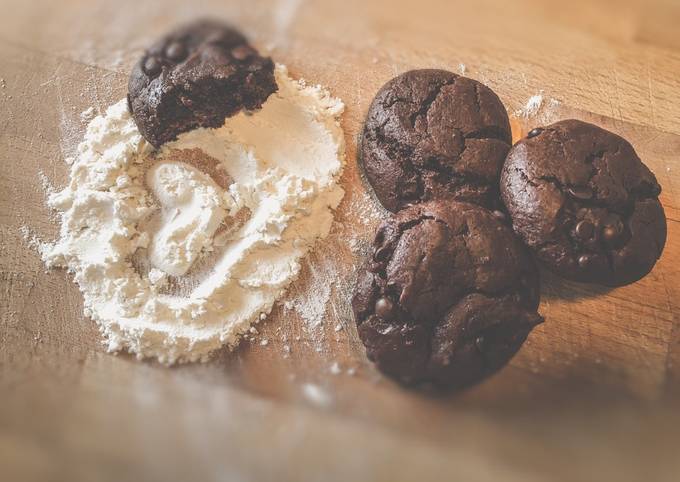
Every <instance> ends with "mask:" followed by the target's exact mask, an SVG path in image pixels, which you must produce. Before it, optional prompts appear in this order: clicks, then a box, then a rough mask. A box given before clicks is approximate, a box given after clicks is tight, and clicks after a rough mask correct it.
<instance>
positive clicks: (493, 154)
mask: <svg viewBox="0 0 680 482" xmlns="http://www.w3.org/2000/svg"><path fill="white" fill-rule="evenodd" d="M511 139H512V136H511V131H510V122H509V121H508V115H507V113H506V111H505V107H504V106H503V104H502V103H501V101H500V99H499V98H498V96H497V95H496V94H495V93H494V92H493V91H492V90H491V89H489V88H488V87H486V86H485V85H483V84H480V83H479V82H477V81H475V80H472V79H468V78H465V77H460V76H458V75H456V74H453V73H451V72H447V71H445V70H433V69H426V70H412V71H410V72H406V73H404V74H402V75H400V76H398V77H396V78H394V79H392V80H390V81H389V82H388V83H387V84H385V86H383V87H382V88H381V89H380V91H379V92H378V94H377V95H376V96H375V99H374V100H373V103H372V104H371V107H370V109H369V111H368V115H367V118H366V122H365V124H364V130H363V136H362V141H361V159H362V163H363V166H364V171H365V173H366V178H367V179H368V181H369V182H370V184H371V185H372V186H373V189H374V190H375V193H376V195H377V197H378V199H379V200H380V202H381V203H382V204H383V206H385V208H387V209H388V210H390V211H392V212H396V211H398V210H399V209H401V208H403V207H405V206H407V205H409V204H413V203H417V202H423V201H429V200H438V199H456V200H462V201H468V202H473V203H475V204H479V205H483V206H486V207H489V208H494V209H495V208H496V207H497V205H498V204H500V201H499V199H498V177H499V174H500V170H501V167H502V166H503V161H504V160H505V156H506V154H507V152H508V150H509V149H510V146H511Z"/></svg>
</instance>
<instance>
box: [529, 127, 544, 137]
mask: <svg viewBox="0 0 680 482" xmlns="http://www.w3.org/2000/svg"><path fill="white" fill-rule="evenodd" d="M541 132H543V129H542V128H540V127H536V128H535V129H531V130H530V131H529V133H528V134H527V138H528V139H531V138H532V137H536V136H537V135H539V134H540V133H541Z"/></svg>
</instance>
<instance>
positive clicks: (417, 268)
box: [352, 202, 542, 388]
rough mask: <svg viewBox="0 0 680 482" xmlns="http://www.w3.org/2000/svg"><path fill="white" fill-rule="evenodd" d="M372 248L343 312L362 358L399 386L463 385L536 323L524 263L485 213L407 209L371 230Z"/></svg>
mask: <svg viewBox="0 0 680 482" xmlns="http://www.w3.org/2000/svg"><path fill="white" fill-rule="evenodd" d="M373 248H374V249H373V255H372V259H371V261H370V262H369V263H368V266H367V267H366V268H365V269H364V270H363V271H362V272H361V274H360V275H359V279H358V281H357V285H356V288H355V293H354V297H353V299H352V308H353V310H354V315H355V318H356V322H357V326H358V331H359V336H360V338H361V340H362V341H363V343H364V345H365V346H366V352H367V354H368V357H369V358H370V359H371V360H373V361H374V362H375V363H376V364H377V366H378V368H380V370H382V371H383V372H385V373H386V374H388V375H390V376H393V377H395V378H397V379H399V380H400V381H402V382H405V383H417V382H433V383H434V384H435V385H438V386H441V387H449V388H460V387H464V386H467V385H470V384H472V383H474V382H476V381H479V380H481V379H482V378H484V377H486V376H488V375H490V374H491V373H493V372H495V371H497V370H498V369H500V368H501V367H502V366H503V365H504V364H505V363H506V362H507V361H508V360H509V359H510V358H511V357H512V356H513V355H514V354H515V352H517V350H518V349H519V348H520V346H521V345H522V343H523V342H524V340H525V339H526V337H527V335H528V334H529V332H530V331H531V329H532V328H533V327H534V326H536V325H537V324H538V323H540V322H541V321H542V318H541V317H540V316H539V315H538V313H537V312H536V309H537V307H538V301H539V296H540V294H539V289H538V275H537V272H536V268H535V266H534V264H533V261H532V259H531V257H530V256H529V254H528V252H527V251H526V249H525V248H524V246H522V244H521V243H520V241H519V240H518V239H517V237H516V236H515V235H514V234H513V232H512V230H511V229H510V227H509V226H506V225H504V224H503V223H501V221H499V220H498V219H497V218H496V217H495V216H494V215H493V214H492V213H490V212H489V211H487V210H486V209H483V208H481V207H479V206H475V205H472V204H467V203H460V202H429V203H423V204H416V205H414V206H412V207H409V208H406V209H404V210H402V211H400V212H399V213H397V214H396V215H395V216H394V217H393V218H392V219H390V220H389V221H386V222H385V223H384V224H383V225H382V226H380V228H379V229H378V231H377V234H376V237H375V241H374V243H373Z"/></svg>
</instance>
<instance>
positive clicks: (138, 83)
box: [128, 20, 277, 147]
mask: <svg viewBox="0 0 680 482" xmlns="http://www.w3.org/2000/svg"><path fill="white" fill-rule="evenodd" d="M276 89H277V87H276V81H275V79H274V64H273V62H272V61H271V59H269V58H265V57H261V56H260V55H259V54H258V53H257V51H256V50H255V49H254V48H253V47H251V46H250V45H249V44H248V42H247V41H246V39H245V37H244V36H243V35H241V33H239V32H238V31H236V30H234V29H232V28H231V27H229V26H227V25H224V24H222V23H219V22H215V21H209V20H200V21H196V22H193V23H191V24H188V25H185V26H183V27H180V28H178V29H176V30H174V31H173V32H171V33H169V34H168V35H166V36H165V37H163V38H162V39H160V40H159V41H157V42H156V43H155V44H154V45H152V46H151V48H149V49H148V50H147V51H146V52H145V54H144V56H143V57H142V58H141V59H140V60H139V62H137V64H136V65H135V66H134V67H133V69H132V72H131V74H130V80H129V83H128V92H129V93H128V107H129V109H130V112H131V113H132V116H133V118H134V120H135V123H136V124H137V127H138V128H139V131H140V132H141V134H142V135H143V136H144V138H145V139H146V140H147V141H149V143H151V144H152V145H153V146H155V147H159V146H160V145H161V144H163V143H165V142H168V141H170V140H174V139H176V138H177V135H178V134H181V133H182V132H187V131H190V130H192V129H195V128H197V127H220V126H221V125H222V124H223V123H224V120H225V119H226V118H227V117H229V116H232V115H234V114H236V113H237V112H239V111H240V110H241V109H247V110H255V109H259V108H260V107H261V106H262V103H263V102H264V101H265V100H267V97H269V95H270V94H272V93H273V92H275V91H276Z"/></svg>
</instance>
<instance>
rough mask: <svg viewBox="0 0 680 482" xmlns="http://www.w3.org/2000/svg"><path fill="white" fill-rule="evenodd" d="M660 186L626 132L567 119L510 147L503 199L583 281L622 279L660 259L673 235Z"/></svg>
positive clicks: (564, 269) (535, 239) (550, 263)
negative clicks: (622, 134)
mask: <svg viewBox="0 0 680 482" xmlns="http://www.w3.org/2000/svg"><path fill="white" fill-rule="evenodd" d="M660 192H661V187H660V186H659V184H658V183H657V181H656V178H655V177H654V174H652V172H651V171H650V170H649V169H648V168H647V166H645V165H644V164H643V163H642V161H641V160H640V158H639V157H638V155H637V154H636V153H635V150H634V149H633V147H632V146H631V145H630V143H628V141H626V140H625V139H623V138H622V137H620V136H618V135H616V134H614V133H612V132H609V131H606V130H604V129H602V128H600V127H597V126H595V125H592V124H588V123H586V122H581V121H578V120H565V121H561V122H557V123H555V124H552V125H550V126H548V127H545V128H538V129H534V130H533V131H531V132H530V133H529V136H528V137H527V138H525V139H522V140H521V141H519V142H518V143H517V144H516V145H515V146H514V147H513V148H512V150H511V151H510V153H509V154H508V158H507V161H506V162H505V166H504V168H503V173H502V176H501V193H502V196H503V201H504V202H505V205H506V207H507V209H508V212H509V213H510V216H511V217H512V224H513V227H514V229H515V231H516V232H517V233H518V234H519V235H520V236H521V237H522V239H523V240H524V242H525V243H526V244H527V245H529V246H530V247H531V248H532V249H533V251H534V252H535V253H536V255H537V257H538V258H539V259H540V260H541V261H542V262H543V263H544V264H545V265H546V266H547V267H548V268H550V269H552V270H554V271H555V272H557V273H558V274H560V275H562V276H564V277H565V278H569V279H572V280H576V281H585V282H593V283H601V284H604V285H608V286H621V285H625V284H628V283H632V282H634V281H637V280H639V279H640V278H642V277H643V276H645V275H646V274H647V273H649V271H651V269H652V268H653V267H654V264H655V263H656V260H657V259H658V258H659V256H661V252H662V250H663V247H664V244H665V241H666V217H665V215H664V210H663V207H662V206H661V203H659V200H658V196H659V193H660Z"/></svg>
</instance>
